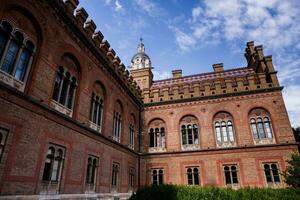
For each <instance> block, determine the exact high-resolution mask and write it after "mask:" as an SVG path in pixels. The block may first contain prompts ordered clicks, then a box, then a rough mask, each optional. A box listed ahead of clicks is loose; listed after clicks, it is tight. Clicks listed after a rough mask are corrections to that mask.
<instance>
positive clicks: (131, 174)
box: [129, 167, 135, 188]
mask: <svg viewBox="0 0 300 200" xmlns="http://www.w3.org/2000/svg"><path fill="white" fill-rule="evenodd" d="M134 177H135V170H134V168H132V167H131V168H130V169H129V187H130V188H134Z"/></svg>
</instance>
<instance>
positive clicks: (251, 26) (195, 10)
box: [80, 0, 300, 126]
mask: <svg viewBox="0 0 300 200" xmlns="http://www.w3.org/2000/svg"><path fill="white" fill-rule="evenodd" d="M80 6H83V7H84V8H85V9H86V10H87V12H88V13H89V18H91V19H93V20H94V21H95V23H96V24H97V30H100V31H101V32H102V33H103V34H104V37H105V39H107V40H108V42H109V43H110V44H111V46H112V47H113V48H114V49H115V51H116V52H117V54H118V56H119V57H120V58H121V60H122V62H123V63H124V64H125V65H126V66H129V65H130V60H131V57H132V56H133V55H134V53H135V52H136V46H137V44H138V42H139V38H140V37H142V38H143V41H144V44H145V46H146V52H147V54H148V55H149V56H150V58H151V61H152V66H153V67H154V78H155V79H162V78H168V77H170V76H171V70H172V69H178V68H181V69H182V70H183V74H184V75H190V74H195V73H203V72H210V71H212V67H211V66H212V64H214V63H219V62H223V63H224V67H225V69H230V68H235V67H242V66H245V65H246V60H245V58H244V49H245V45H246V42H247V41H252V40H253V41H255V44H256V45H259V44H262V45H263V46H264V52H265V55H273V63H274V65H275V68H276V69H277V70H278V77H279V80H280V83H281V85H283V86H285V89H284V91H283V95H284V99H285V103H286V106H287V109H288V113H289V116H290V120H291V122H292V124H293V125H294V126H300V100H299V99H298V98H297V95H299V94H298V93H299V92H300V1H297V0H289V1H282V0H263V1H262V0H239V1H238V0H202V1H200V0H80Z"/></svg>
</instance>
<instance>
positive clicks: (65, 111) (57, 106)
mask: <svg viewBox="0 0 300 200" xmlns="http://www.w3.org/2000/svg"><path fill="white" fill-rule="evenodd" d="M50 106H51V107H52V108H54V109H55V110H57V111H58V112H61V113H63V114H65V115H68V116H69V117H72V116H73V110H71V109H69V108H67V107H65V106H64V105H62V104H60V103H58V102H56V101H54V100H51V102H50Z"/></svg>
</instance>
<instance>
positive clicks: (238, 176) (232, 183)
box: [222, 163, 241, 187]
mask: <svg viewBox="0 0 300 200" xmlns="http://www.w3.org/2000/svg"><path fill="white" fill-rule="evenodd" d="M233 167H234V168H235V170H233V169H232V168H233ZM225 168H228V170H226V169H225ZM222 171H223V180H224V183H225V186H226V187H239V186H240V185H241V180H240V174H239V172H240V170H239V165H238V164H235V163H232V164H223V165H222ZM226 173H229V177H227V175H228V174H226ZM234 173H235V175H236V176H234V175H233V174H234ZM227 178H229V179H230V183H228V181H227ZM234 179H236V181H237V182H235V181H234Z"/></svg>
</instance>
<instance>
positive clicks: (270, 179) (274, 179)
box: [264, 163, 281, 185]
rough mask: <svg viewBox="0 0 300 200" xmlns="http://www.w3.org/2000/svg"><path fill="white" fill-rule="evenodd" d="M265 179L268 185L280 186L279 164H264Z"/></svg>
mask: <svg viewBox="0 0 300 200" xmlns="http://www.w3.org/2000/svg"><path fill="white" fill-rule="evenodd" d="M264 172H265V178H266V182H267V184H268V185H274V184H280V183H281V181H280V175H279V170H278V164H277V163H265V164H264Z"/></svg>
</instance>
